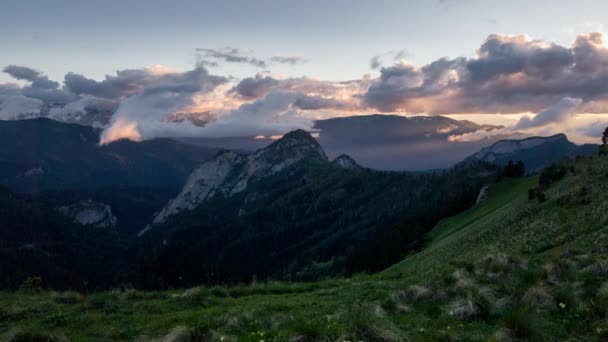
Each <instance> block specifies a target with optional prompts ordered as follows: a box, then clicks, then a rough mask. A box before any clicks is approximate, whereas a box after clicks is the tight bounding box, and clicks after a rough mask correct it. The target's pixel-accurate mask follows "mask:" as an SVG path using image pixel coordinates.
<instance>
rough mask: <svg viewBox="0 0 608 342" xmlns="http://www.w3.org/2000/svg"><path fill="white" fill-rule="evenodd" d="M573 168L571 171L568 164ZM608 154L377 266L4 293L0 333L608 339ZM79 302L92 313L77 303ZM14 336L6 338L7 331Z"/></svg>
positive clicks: (458, 221) (504, 199) (503, 190)
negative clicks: (277, 277) (290, 278)
mask: <svg viewBox="0 0 608 342" xmlns="http://www.w3.org/2000/svg"><path fill="white" fill-rule="evenodd" d="M572 171H574V173H573V172H572ZM606 172H608V159H607V158H606V157H599V156H597V155H595V156H593V158H584V159H579V160H577V161H576V163H575V164H574V165H573V168H572V169H571V171H569V172H568V174H567V175H566V176H565V177H564V178H563V179H561V180H559V181H557V182H555V183H554V184H552V185H551V186H550V187H549V188H548V189H547V190H545V194H546V201H544V202H539V201H538V200H537V199H533V200H530V199H528V193H527V189H529V188H530V187H532V186H536V184H537V178H524V179H519V180H506V181H504V182H503V183H499V184H497V185H495V186H492V187H490V189H489V197H488V199H487V200H485V201H483V202H481V203H480V204H478V205H477V206H476V207H473V208H471V209H469V210H467V211H465V212H463V213H461V214H459V215H456V216H454V217H451V218H448V219H445V220H443V221H442V222H441V223H439V224H438V225H437V226H436V228H435V229H434V230H433V231H431V232H430V233H429V244H428V246H426V247H425V248H424V249H423V250H422V251H420V252H418V253H415V254H412V255H410V256H407V257H406V258H405V259H404V260H403V261H402V262H400V263H397V264H395V265H394V266H392V267H391V268H389V269H388V270H386V271H384V272H382V273H378V274H374V275H360V276H356V277H353V278H349V279H336V280H327V281H320V282H313V283H263V284H255V285H248V286H245V285H240V286H236V287H230V288H222V287H212V288H198V287H197V288H192V289H189V290H179V291H177V290H176V291H165V292H140V291H135V290H124V291H113V292H106V293H95V294H91V295H80V294H76V293H49V292H45V291H43V292H31V291H30V292H28V291H21V292H18V293H10V292H4V293H1V294H0V307H1V308H2V311H1V312H2V316H1V317H2V318H1V319H2V322H3V323H1V324H0V331H2V333H4V334H9V332H10V331H11V330H12V334H13V336H15V335H18V334H20V333H21V334H23V335H25V336H28V335H27V334H33V333H34V332H35V331H46V332H49V331H50V332H55V333H56V334H58V336H60V335H61V334H65V336H68V337H70V338H73V339H83V338H85V337H86V338H102V339H103V338H112V339H118V340H121V339H122V340H131V339H135V338H141V339H150V338H152V337H159V338H160V337H163V336H164V337H165V341H178V340H180V339H179V338H192V339H196V338H198V339H199V340H204V339H209V340H224V341H226V340H244V341H259V340H265V341H266V340H268V341H272V340H279V341H282V340H289V339H294V340H302V341H304V340H327V341H333V340H337V339H340V340H343V339H349V340H384V341H399V340H420V341H427V340H440V339H443V340H470V341H486V340H497V341H510V340H514V339H528V340H546V341H563V340H605V339H606V338H607V337H608V326H607V325H606V320H605V319H606V317H607V315H608V312H607V309H606V308H607V307H608V305H607V304H608V283H606V281H605V279H606V278H605V276H606V274H607V272H608V267H606V263H607V261H606V258H605V255H606V246H608V226H607V225H606V223H607V222H608V214H607V213H608V211H607V210H606V209H607V208H608V182H606V178H605V175H606ZM85 308H86V310H85ZM7 336H8V335H7Z"/></svg>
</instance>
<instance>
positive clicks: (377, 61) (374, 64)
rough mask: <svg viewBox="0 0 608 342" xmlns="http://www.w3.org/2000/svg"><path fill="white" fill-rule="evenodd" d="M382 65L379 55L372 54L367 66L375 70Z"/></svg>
mask: <svg viewBox="0 0 608 342" xmlns="http://www.w3.org/2000/svg"><path fill="white" fill-rule="evenodd" d="M381 66H382V60H381V59H380V56H374V57H372V59H370V61H369V67H370V69H372V70H376V69H379V68H380V67H381Z"/></svg>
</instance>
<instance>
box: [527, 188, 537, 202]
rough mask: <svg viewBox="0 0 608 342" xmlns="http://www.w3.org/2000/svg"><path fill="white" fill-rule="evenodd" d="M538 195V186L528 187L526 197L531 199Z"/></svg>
mask: <svg viewBox="0 0 608 342" xmlns="http://www.w3.org/2000/svg"><path fill="white" fill-rule="evenodd" d="M537 196H538V188H532V189H528V199H529V200H533V199H535V198H536V197H537Z"/></svg>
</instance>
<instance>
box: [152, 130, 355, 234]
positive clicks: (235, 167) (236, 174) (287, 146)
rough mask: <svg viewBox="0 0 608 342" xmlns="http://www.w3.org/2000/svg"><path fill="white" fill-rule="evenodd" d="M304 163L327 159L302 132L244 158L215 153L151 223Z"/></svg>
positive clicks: (193, 173)
mask: <svg viewBox="0 0 608 342" xmlns="http://www.w3.org/2000/svg"><path fill="white" fill-rule="evenodd" d="M305 160H306V161H308V160H310V161H311V162H319V161H321V162H327V160H328V159H327V156H326V155H325V152H324V151H323V149H322V148H321V146H320V145H319V143H318V142H317V140H316V139H315V138H313V137H312V136H311V135H310V133H308V132H306V131H303V130H296V131H293V132H289V133H287V134H285V135H284V136H283V137H282V138H281V139H279V140H277V141H275V142H273V143H272V144H270V145H269V146H267V147H265V148H263V149H260V150H258V151H257V152H255V153H253V154H250V155H248V156H243V155H238V154H236V153H234V152H229V151H226V152H222V153H219V154H217V155H216V156H215V157H213V158H212V159H210V160H208V161H206V162H204V163H203V164H202V165H201V166H199V167H198V168H197V169H196V170H194V171H193V172H192V174H190V176H189V177H188V180H187V181H186V185H185V186H184V188H183V189H182V191H181V192H180V193H179V194H178V196H177V197H176V198H174V199H172V200H171V201H169V203H168V204H167V205H166V206H165V207H164V208H163V209H162V210H161V211H160V212H159V213H158V214H157V215H156V216H155V218H154V221H153V223H154V224H160V223H163V222H165V220H166V219H167V218H168V217H169V216H171V215H174V214H178V213H180V212H182V211H185V210H192V209H195V208H196V207H198V206H199V205H200V204H201V203H203V202H204V201H205V200H207V199H210V198H212V197H214V196H215V195H218V194H219V195H222V196H227V197H229V196H232V195H234V194H236V193H239V192H241V191H243V190H245V189H246V188H247V186H248V185H249V184H250V183H251V181H252V180H255V179H260V178H263V177H268V176H270V175H273V174H275V173H278V172H281V171H282V170H284V169H286V168H288V167H290V166H292V165H294V164H296V163H298V162H301V161H305ZM355 164H356V163H355ZM146 231H147V230H146ZM144 232H145V231H144ZM142 235H143V233H142Z"/></svg>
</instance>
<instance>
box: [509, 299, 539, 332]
mask: <svg viewBox="0 0 608 342" xmlns="http://www.w3.org/2000/svg"><path fill="white" fill-rule="evenodd" d="M534 319H535V317H534V312H533V311H531V310H530V309H529V308H528V307H526V306H523V305H519V306H516V307H515V308H513V309H512V310H511V311H510V312H509V313H507V314H506V315H505V317H504V318H503V322H502V323H503V325H504V327H505V328H506V329H508V331H510V332H511V334H512V335H513V336H514V337H515V338H520V339H531V338H532V337H533V336H534V335H535V334H536V327H535V324H534V323H535V321H534Z"/></svg>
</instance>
